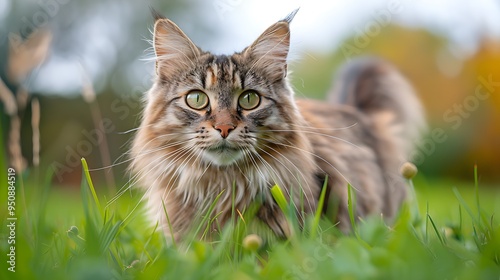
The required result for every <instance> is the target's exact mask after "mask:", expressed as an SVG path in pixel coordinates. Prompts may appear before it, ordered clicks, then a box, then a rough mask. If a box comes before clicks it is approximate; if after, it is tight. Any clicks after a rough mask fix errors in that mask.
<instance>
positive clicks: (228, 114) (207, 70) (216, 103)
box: [146, 19, 297, 166]
mask: <svg viewBox="0 0 500 280" xmlns="http://www.w3.org/2000/svg"><path fill="white" fill-rule="evenodd" d="M288 24H289V23H288V22H287V21H280V22H278V23H276V24H274V25H272V26H271V27H269V28H268V29H267V30H266V31H265V32H264V33H263V34H262V35H261V36H260V37H259V38H258V39H257V40H256V41H255V42H254V43H253V44H252V45H251V46H249V47H248V48H246V49H245V50H244V51H242V52H241V53H236V54H234V55H231V56H226V55H219V56H217V55H213V54H210V53H207V52H203V51H201V50H200V49H199V48H198V47H197V46H195V45H194V44H193V43H192V42H191V40H189V38H188V37H187V36H186V35H185V34H184V33H183V32H182V31H181V30H180V29H179V28H178V27H177V26H176V25H175V24H174V23H173V22H171V21H169V20H167V19H159V20H157V22H156V24H155V38H154V47H155V52H156V56H157V79H156V81H155V85H154V87H153V89H152V90H151V91H150V93H149V94H150V96H149V102H150V103H151V102H153V103H154V104H149V106H150V108H155V109H154V110H149V112H148V110H146V113H147V114H150V115H154V118H156V120H155V121H154V124H153V126H152V128H151V130H152V131H153V132H154V134H155V135H156V136H157V137H158V138H157V139H164V141H163V142H164V143H161V145H166V146H168V145H173V143H177V144H176V145H177V146H176V149H177V151H180V150H182V151H184V153H185V154H186V155H184V156H183V158H189V160H197V161H201V162H203V163H205V164H207V165H216V166H227V165H231V164H234V163H237V162H239V161H246V162H247V163H249V164H251V163H252V162H261V161H262V160H263V158H265V157H269V156H271V157H272V155H273V154H274V153H276V152H279V151H277V149H279V147H275V146H276V143H287V142H286V141H289V140H290V139H287V137H290V133H289V132H290V131H291V123H293V118H294V117H295V116H296V114H297V113H296V111H297V109H296V107H295V105H294V102H293V97H292V93H291V90H289V88H288V84H287V81H286V78H285V77H286V71H287V70H286V57H287V54H288V48H289V41H290V40H289V38H290V37H289V29H288ZM146 117H147V116H146ZM150 117H151V116H150ZM162 135H163V136H168V137H163V138H162ZM288 143H290V142H288ZM172 147H173V146H172Z"/></svg>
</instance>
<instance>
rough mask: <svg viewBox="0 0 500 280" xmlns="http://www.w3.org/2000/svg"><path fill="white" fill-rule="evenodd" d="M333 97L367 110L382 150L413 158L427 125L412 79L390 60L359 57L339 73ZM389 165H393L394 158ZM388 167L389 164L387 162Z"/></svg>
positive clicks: (340, 101)
mask: <svg viewBox="0 0 500 280" xmlns="http://www.w3.org/2000/svg"><path fill="white" fill-rule="evenodd" d="M329 99H330V101H332V102H335V103H340V104H346V105H350V106H353V107H355V108H357V109H358V110H360V111H361V112H363V113H364V114H366V115H367V116H368V117H369V119H370V120H371V123H372V125H373V127H374V129H375V133H376V134H377V135H378V136H379V139H381V140H382V141H381V145H382V146H381V147H380V148H381V149H382V151H381V152H382V153H384V154H386V155H391V157H392V158H397V161H398V163H399V164H400V163H401V162H402V161H407V160H410V153H411V152H412V150H413V146H414V144H415V141H416V140H417V139H418V138H419V137H420V134H421V133H422V131H423V130H424V129H425V119H424V114H423V109H422V106H421V103H420V101H419V100H418V99H417V97H416V95H415V92H414V90H413V88H412V86H411V85H410V84H409V82H408V81H407V80H406V78H405V77H403V75H402V74H401V73H400V72H399V71H398V70H396V68H395V67H394V66H392V65H391V64H389V63H388V62H386V61H384V60H382V59H378V58H371V57H368V58H358V59H356V60H353V61H351V62H349V63H347V64H346V66H344V67H343V68H342V69H341V70H340V71H339V72H338V75H337V78H336V81H335V83H334V88H333V89H332V91H331V93H330V96H329ZM389 161H391V162H392V164H389V165H392V166H391V168H390V169H393V168H394V164H396V163H395V162H394V160H389ZM388 167H389V166H388Z"/></svg>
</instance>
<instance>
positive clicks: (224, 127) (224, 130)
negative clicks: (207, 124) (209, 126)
mask: <svg viewBox="0 0 500 280" xmlns="http://www.w3.org/2000/svg"><path fill="white" fill-rule="evenodd" d="M214 128H215V129H216V130H218V131H219V132H220V136H222V138H226V137H227V136H228V135H229V132H231V131H232V130H234V128H235V127H234V126H233V125H230V124H220V125H216V126H215V127H214Z"/></svg>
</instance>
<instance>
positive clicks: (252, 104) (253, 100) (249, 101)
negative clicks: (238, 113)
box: [238, 90, 260, 110]
mask: <svg viewBox="0 0 500 280" xmlns="http://www.w3.org/2000/svg"><path fill="white" fill-rule="evenodd" d="M238 104H239V105H240V107H241V108H243V109H245V110H252V109H255V108H257V106H259V104H260V96H259V94H257V92H255V91H253V90H249V91H245V92H244V93H242V94H241V95H240V97H239V98H238Z"/></svg>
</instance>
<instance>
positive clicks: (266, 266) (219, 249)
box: [0, 168, 500, 280]
mask: <svg viewBox="0 0 500 280" xmlns="http://www.w3.org/2000/svg"><path fill="white" fill-rule="evenodd" d="M84 169H85V168H84ZM82 177H83V179H82V185H81V190H80V191H81V193H80V194H79V195H78V194H75V193H74V192H71V191H64V190H60V189H58V190H52V189H51V184H50V179H49V178H50V174H48V175H47V178H46V179H45V182H44V183H43V182H38V183H33V182H32V181H31V182H30V184H35V185H37V186H36V188H31V189H30V191H29V192H27V193H28V195H27V197H26V201H27V205H26V206H24V205H21V203H22V199H21V198H20V197H19V196H20V192H18V197H17V201H18V206H19V207H18V209H16V211H17V217H18V220H17V231H16V272H15V273H12V272H9V271H7V268H6V267H5V265H4V264H5V263H6V262H5V258H6V254H7V250H8V248H7V239H6V237H7V231H6V230H5V228H6V225H5V224H6V222H4V225H2V229H1V231H0V232H1V239H0V248H1V250H2V252H1V254H2V258H3V259H2V266H1V269H2V270H1V272H0V279H93V280H95V279H332V278H341V279H499V278H500V260H499V258H500V226H499V223H498V222H497V219H496V217H495V213H498V211H500V203H499V202H500V193H499V192H498V191H496V190H494V189H490V188H480V187H479V184H478V183H477V180H476V183H472V185H471V186H466V185H464V186H459V185H457V186H458V188H454V187H455V184H452V183H449V182H440V183H437V184H436V183H429V182H426V181H424V180H423V179H422V178H420V179H418V180H416V181H415V182H414V183H415V185H416V192H417V196H418V202H419V203H420V204H418V205H416V204H409V205H405V206H404V207H403V209H402V210H401V213H400V215H399V216H398V217H397V219H396V220H395V221H394V222H393V223H392V224H391V225H390V226H389V225H387V224H386V223H385V222H384V221H383V220H382V219H381V218H380V217H371V218H367V219H365V220H362V221H360V222H359V223H357V224H356V226H354V227H353V232H352V233H350V234H343V233H341V232H339V231H338V230H337V229H336V228H335V227H334V225H332V224H331V222H329V221H328V220H327V219H324V218H320V217H319V215H317V214H316V215H311V217H309V218H308V219H306V221H305V225H304V227H303V228H304V229H302V230H300V229H299V228H298V224H299V223H298V222H297V218H296V217H294V215H293V214H292V213H293V211H290V209H292V206H291V205H288V202H287V201H286V200H284V196H283V194H282V192H281V190H280V189H279V187H278V186H276V187H275V188H273V190H272V192H273V194H274V196H275V199H276V200H277V201H278V203H279V204H280V208H281V209H282V210H283V211H284V213H285V215H286V216H287V219H289V221H290V224H292V225H293V228H292V232H293V235H292V236H291V237H290V238H289V239H288V240H268V241H267V242H266V238H265V237H264V244H263V245H262V246H261V247H260V248H259V249H257V250H255V249H248V248H247V247H245V246H244V245H242V244H243V243H244V242H243V239H244V238H245V236H247V235H248V234H249V233H252V229H253V227H252V226H251V219H252V216H253V214H254V213H252V212H255V209H256V207H257V206H256V207H254V208H253V209H252V208H251V209H250V210H248V211H247V212H246V213H242V216H241V217H240V216H239V213H236V212H235V211H233V216H234V217H240V218H238V219H235V220H238V221H237V222H234V223H231V224H229V225H228V226H227V227H225V228H223V229H221V231H220V232H218V233H217V234H215V236H212V238H213V240H212V241H200V240H196V238H193V240H192V241H191V242H187V243H185V244H175V246H174V245H167V244H171V243H172V242H171V240H166V238H165V237H164V236H163V234H162V233H161V230H155V227H154V226H151V225H149V224H148V223H147V222H146V221H145V216H144V213H143V211H141V210H138V209H142V205H140V207H138V208H137V205H138V203H139V198H140V196H141V194H140V193H138V192H136V191H135V190H133V191H131V192H127V193H125V194H124V195H123V196H122V197H121V198H120V199H118V200H117V201H116V202H115V203H112V204H110V205H106V203H105V202H106V201H108V200H109V199H107V198H106V197H104V196H102V195H100V193H99V191H96V189H95V187H94V185H93V183H92V179H91V176H90V174H89V173H88V172H87V171H86V170H84V176H82ZM471 177H473V178H477V175H476V176H471ZM25 181H26V184H28V180H25ZM18 182H19V181H18ZM18 187H20V186H19V185H18ZM349 193H350V199H349V209H350V214H351V217H352V219H353V220H354V219H356V217H355V216H354V213H353V209H354V207H355V196H354V193H353V192H349ZM2 203H3V202H2ZM414 203H415V202H414ZM4 205H6V203H5V204H4ZM2 211H4V210H2ZM1 213H2V217H6V215H7V214H6V213H5V214H4V212H1ZM208 217H209V216H208V215H201V216H200V220H199V221H198V223H199V227H197V228H196V232H197V233H198V234H200V233H201V234H203V235H207V234H208V233H209V232H208V230H207V229H208V227H207V226H206V225H207V224H210V223H216V222H217V221H216V220H213V219H212V220H211V219H209V218H208ZM4 220H5V219H4Z"/></svg>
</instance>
